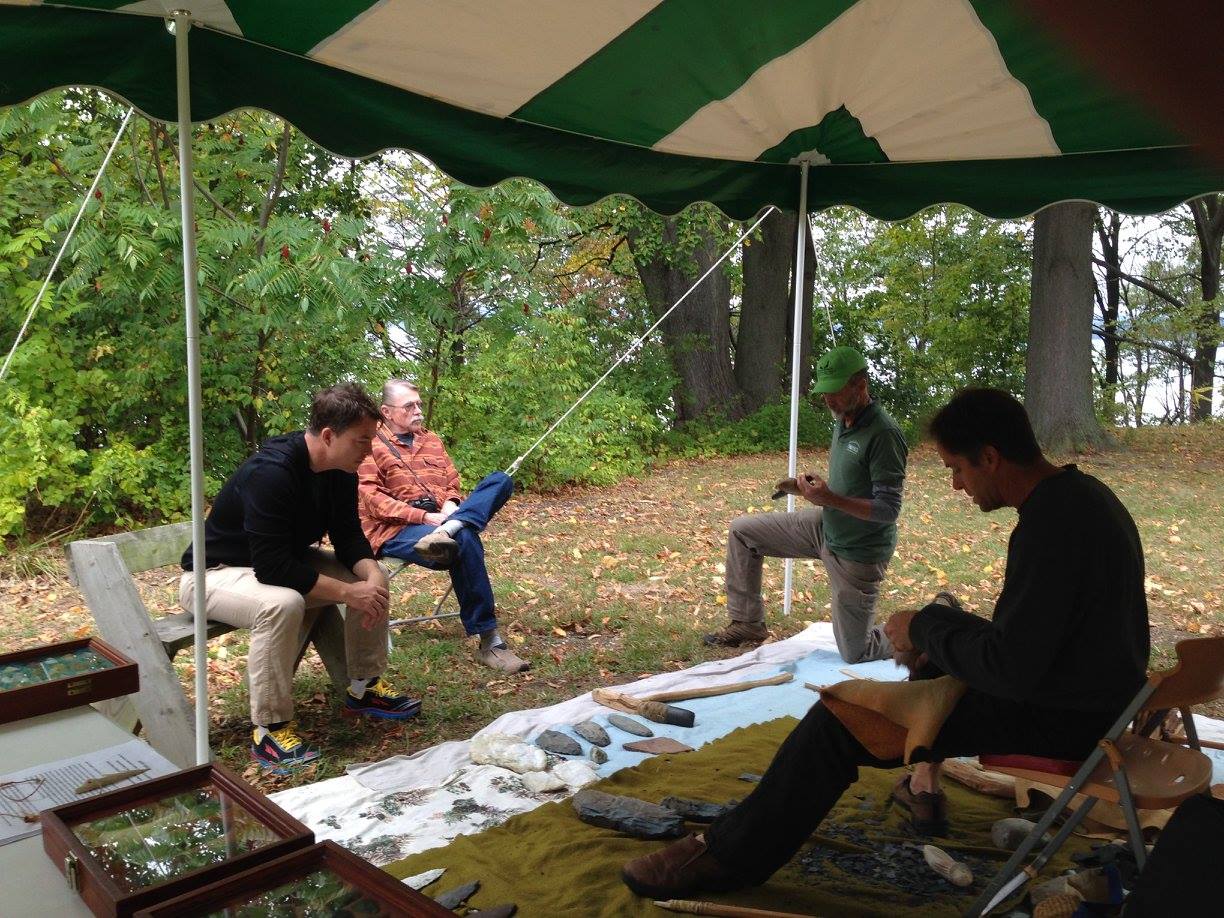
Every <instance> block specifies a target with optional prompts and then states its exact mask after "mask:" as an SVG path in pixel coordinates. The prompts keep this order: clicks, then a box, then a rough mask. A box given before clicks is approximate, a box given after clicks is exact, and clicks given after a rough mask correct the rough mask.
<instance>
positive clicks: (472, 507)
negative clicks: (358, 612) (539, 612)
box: [357, 379, 530, 673]
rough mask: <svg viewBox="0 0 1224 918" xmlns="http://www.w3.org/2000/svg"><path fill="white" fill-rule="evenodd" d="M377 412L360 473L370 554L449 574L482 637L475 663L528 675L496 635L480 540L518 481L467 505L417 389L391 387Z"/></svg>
mask: <svg viewBox="0 0 1224 918" xmlns="http://www.w3.org/2000/svg"><path fill="white" fill-rule="evenodd" d="M379 411H380V413H381V414H382V423H381V424H380V425H379V429H378V434H377V436H376V437H375V439H374V448H373V451H372V452H371V453H370V455H369V456H367V457H366V459H365V461H364V462H362V463H361V467H360V468H359V469H358V470H357V477H358V486H357V490H358V495H357V509H358V512H359V514H360V516H361V528H362V529H363V530H364V531H365V535H366V538H367V539H369V540H370V545H371V547H373V549H374V551H375V553H376V554H377V555H379V556H380V557H392V558H401V559H403V560H404V561H409V562H411V563H413V564H419V565H421V566H422V567H428V568H430V569H432V570H449V571H450V577H451V583H452V584H453V586H454V588H455V597H456V598H457V599H458V600H459V618H460V620H461V621H462V622H463V627H464V629H465V630H466V631H467V633H468V634H469V635H478V636H479V638H480V643H479V645H478V646H477V649H476V658H477V659H478V660H479V661H480V662H481V663H483V664H484V665H485V666H490V667H492V668H493V669H497V670H500V671H502V672H506V673H520V672H523V671H524V670H526V669H529V668H530V664H529V663H527V662H526V661H525V660H523V659H521V658H520V657H518V656H517V655H516V654H515V653H514V651H512V650H511V649H510V648H509V647H507V646H506V642H505V641H504V640H502V637H501V635H500V634H499V633H498V630H497V617H496V615H495V613H494V601H493V586H492V584H491V583H490V582H489V572H488V570H487V569H486V567H485V557H484V545H483V543H482V542H481V541H480V533H481V532H482V531H483V530H484V528H485V526H487V525H488V523H489V520H490V519H491V518H492V517H493V515H494V514H495V513H497V511H498V510H500V509H501V508H502V505H503V504H505V502H506V501H507V500H509V498H510V494H511V492H512V491H513V490H514V481H513V480H512V479H511V478H510V476H509V475H507V474H505V473H504V472H493V473H492V474H491V475H488V476H486V477H485V478H484V479H483V480H482V481H481V482H480V483H479V484H478V485H476V487H475V489H473V491H472V493H471V494H470V495H468V497H467V499H466V500H465V499H464V498H463V496H462V494H460V492H459V473H458V472H457V471H456V470H455V465H454V463H453V462H451V458H450V456H449V455H447V452H446V447H445V446H443V445H442V440H441V439H440V438H439V437H438V435H437V434H435V433H433V432H432V431H429V430H426V429H425V426H424V423H423V421H424V415H423V414H422V413H421V394H420V392H419V391H418V389H417V387H416V386H415V385H413V384H412V383H410V382H407V381H406V380H402V379H392V380H388V381H387V384H386V385H385V386H383V394H382V405H381V406H380V408H379Z"/></svg>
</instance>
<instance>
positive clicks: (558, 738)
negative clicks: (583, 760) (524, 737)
mask: <svg viewBox="0 0 1224 918" xmlns="http://www.w3.org/2000/svg"><path fill="white" fill-rule="evenodd" d="M535 742H536V745H537V746H539V747H540V748H541V749H543V750H544V751H545V752H552V753H554V754H556V755H582V746H581V745H579V743H578V740H576V739H574V738H573V737H572V736H568V735H566V734H564V733H559V732H558V731H556V730H545V731H544V732H543V733H541V734H540V735H539V736H537V737H536V740H535Z"/></svg>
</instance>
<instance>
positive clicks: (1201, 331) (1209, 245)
mask: <svg viewBox="0 0 1224 918" xmlns="http://www.w3.org/2000/svg"><path fill="white" fill-rule="evenodd" d="M1187 206H1188V207H1189V208H1190V213H1191V214H1192V215H1193V217H1194V231H1195V233H1196V234H1197V236H1198V242H1199V288H1200V290H1201V292H1202V296H1203V302H1202V305H1201V307H1200V309H1199V313H1198V315H1197V316H1195V319H1194V362H1193V363H1192V364H1191V365H1190V389H1191V393H1192V399H1191V420H1194V421H1205V420H1207V419H1208V418H1210V417H1211V403H1212V396H1213V395H1214V394H1215V369H1216V353H1217V351H1218V350H1219V348H1220V305H1219V302H1218V298H1219V294H1220V251H1221V247H1222V246H1224V195H1221V194H1208V195H1204V196H1203V197H1201V198H1196V199H1195V200H1193V201H1190V202H1189V204H1188V205H1187Z"/></svg>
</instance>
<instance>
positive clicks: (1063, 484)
mask: <svg viewBox="0 0 1224 918" xmlns="http://www.w3.org/2000/svg"><path fill="white" fill-rule="evenodd" d="M930 429H931V434H932V436H933V438H934V440H935V445H936V448H937V449H938V451H939V455H940V458H941V459H942V460H943V463H944V465H945V466H946V467H947V468H948V469H949V470H950V472H951V474H952V487H953V488H954V489H956V490H959V491H965V492H966V493H967V494H968V495H969V497H970V498H972V499H973V501H974V503H976V504H977V505H978V507H980V508H981V509H982V511H983V512H986V513H989V512H991V511H993V510H997V509H998V508H1000V507H1015V508H1017V510H1019V519H1018V521H1017V523H1016V527H1015V529H1014V530H1013V531H1012V535H1011V540H1010V542H1009V544H1008V552H1007V570H1006V573H1005V575H1004V582H1003V590H1002V592H1001V593H1000V594H999V598H998V601H997V603H996V605H995V610H994V616H993V618H992V619H990V620H986V619H983V618H978V617H977V616H974V615H970V614H968V613H967V612H964V611H962V610H960V609H957V608H953V607H951V606H950V605H947V604H943V603H933V604H931V605H928V606H926V607H925V608H924V609H921V610H918V611H904V612H897V613H896V614H894V615H893V616H892V617H891V618H890V619H889V620H888V622H887V623H886V625H885V632H886V633H887V635H888V637H889V639H890V640H891V641H892V644H893V646H894V648H895V649H896V650H898V651H899V652H911V653H913V654H915V656H916V657H917V661H918V665H919V666H920V667H921V670H922V671H921V673H920V675H921V676H922V677H930V676H934V675H938V674H940V673H946V674H949V675H951V676H954V677H956V678H958V679H960V680H961V681H963V682H965V683H966V684H967V685H968V688H967V690H966V691H965V694H964V695H963V696H962V697H961V699H960V701H959V702H958V703H957V704H956V706H955V708H953V710H952V712H951V714H950V715H949V716H948V718H947V719H946V720H945V721H944V722H943V725H942V727H941V728H940V730H939V732H938V734H937V736H936V738H935V741H934V743H933V744H932V748H931V749H929V750H918V752H919V753H920V754H921V753H925V758H926V759H927V760H928V761H932V762H938V761H940V760H942V759H944V758H946V757H948V756H960V755H977V754H981V753H996V754H1027V755H1036V756H1045V757H1050V758H1059V759H1082V758H1084V757H1086V756H1087V755H1088V753H1089V752H1090V751H1091V750H1092V748H1093V746H1094V744H1095V743H1096V741H1097V740H1098V739H1100V737H1101V736H1102V735H1104V733H1105V731H1106V730H1107V729H1108V728H1109V727H1110V726H1111V725H1112V724H1113V722H1114V721H1115V720H1116V719H1117V717H1118V715H1119V714H1120V713H1121V712H1122V709H1123V708H1124V707H1125V706H1126V704H1127V702H1129V701H1130V699H1131V698H1132V697H1133V696H1134V694H1135V692H1137V691H1138V689H1139V687H1140V686H1141V685H1142V684H1143V681H1144V679H1145V673H1146V668H1147V659H1148V649H1149V647H1148V619H1147V600H1146V597H1145V595H1144V589H1143V549H1142V546H1141V545H1140V541H1139V533H1138V531H1137V530H1136V528H1135V523H1134V521H1133V520H1132V519H1131V516H1130V514H1129V513H1128V512H1127V511H1126V508H1125V507H1124V506H1122V504H1121V502H1120V501H1119V500H1118V499H1117V497H1115V496H1114V494H1113V492H1112V491H1110V490H1109V488H1107V487H1106V486H1105V485H1104V484H1102V483H1101V482H1100V481H1098V480H1097V479H1095V478H1093V477H1091V476H1089V475H1085V474H1084V473H1083V472H1080V471H1079V470H1078V469H1077V468H1076V467H1075V466H1073V465H1068V466H1063V467H1062V468H1059V467H1057V466H1054V465H1052V464H1050V463H1049V462H1048V461H1046V459H1045V458H1044V457H1043V456H1042V454H1041V450H1040V449H1039V448H1038V446H1037V441H1036V439H1035V437H1034V436H1033V431H1032V427H1031V425H1030V424H1029V420H1028V416H1027V415H1026V414H1025V413H1024V408H1023V407H1022V406H1021V405H1020V403H1019V402H1017V401H1016V400H1015V399H1014V398H1012V397H1011V396H1010V395H1008V394H1006V393H1004V392H999V391H996V390H990V389H976V390H974V389H971V390H966V391H963V392H961V393H959V394H958V395H957V396H956V397H955V398H953V399H952V401H951V402H949V404H948V405H946V406H945V407H944V408H943V409H942V410H941V411H940V412H939V414H937V415H936V416H935V418H934V420H933V421H932V422H931V427H930ZM900 764H901V763H900V762H899V761H883V760H880V759H877V758H875V757H873V756H872V755H871V754H870V753H868V752H867V750H866V749H865V748H864V747H863V745H862V744H861V743H860V742H859V741H858V740H857V739H856V738H855V737H854V735H853V734H852V733H851V732H850V730H848V729H847V728H846V727H845V726H844V725H843V724H842V722H841V721H839V720H838V719H837V717H835V716H834V715H833V714H832V713H831V712H830V710H829V709H828V708H826V707H825V705H824V704H823V703H821V702H817V703H816V704H815V705H814V706H813V707H812V709H811V710H810V711H809V712H808V714H807V716H806V717H804V719H803V721H802V722H801V723H800V724H799V726H798V727H796V728H795V730H794V731H793V732H792V733H791V735H790V736H789V737H787V739H786V741H785V742H784V743H783V744H782V746H781V747H780V748H779V749H778V752H777V754H776V755H775V756H774V760H773V763H772V764H771V765H770V766H769V770H768V771H767V772H766V773H765V775H764V777H763V778H762V780H761V782H760V784H759V785H757V788H756V789H755V790H754V791H753V792H752V794H750V795H749V796H748V798H747V799H746V800H745V801H744V802H743V803H742V804H740V805H739V806H737V807H736V808H735V809H734V810H732V811H731V812H730V813H728V814H727V815H725V816H723V817H722V818H720V819H718V820H717V821H715V822H714V823H713V824H712V825H711V826H710V828H709V829H708V830H707V831H706V832H705V834H704V837H703V836H701V835H695V836H689V837H688V838H685V839H681V840H680V841H678V842H676V843H674V844H672V845H670V846H668V847H667V848H664V849H663V850H661V851H657V852H655V853H654V854H650V855H647V856H645V857H641V858H637V859H635V860H632V861H630V862H629V863H627V864H626V865H625V867H624V870H623V872H622V876H623V879H624V881H625V883H626V884H627V885H628V886H629V887H630V888H631V889H632V890H633V891H634V892H636V893H638V894H639V895H648V896H652V897H655V898H673V897H675V898H683V897H686V896H688V895H689V894H690V893H693V892H696V891H698V890H728V889H736V888H739V887H741V886H746V885H750V884H756V883H762V882H764V881H765V880H766V879H768V878H769V877H770V876H771V875H772V874H773V873H774V871H776V870H777V869H778V868H779V867H781V866H782V865H783V864H785V863H786V862H787V861H788V860H789V859H790V858H791V856H792V855H794V853H795V852H796V851H797V850H798V848H799V846H800V845H801V844H802V843H803V842H804V840H806V839H807V838H808V837H809V836H810V835H811V833H812V832H813V831H814V830H815V828H816V827H817V825H819V823H820V821H821V819H823V818H824V816H825V814H826V813H828V811H829V810H830V809H831V808H832V806H833V804H834V803H836V802H837V799H838V798H839V797H840V796H841V795H842V793H843V792H844V791H845V790H846V788H847V787H849V786H850V785H851V784H853V783H854V781H856V780H857V778H858V766H859V765H871V766H874V767H877V768H894V767H898V766H899V765H900Z"/></svg>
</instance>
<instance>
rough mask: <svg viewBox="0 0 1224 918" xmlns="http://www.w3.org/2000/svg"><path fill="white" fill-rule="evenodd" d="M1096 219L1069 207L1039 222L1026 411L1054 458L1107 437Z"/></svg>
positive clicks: (1092, 211) (1042, 215)
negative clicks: (1099, 370)
mask: <svg viewBox="0 0 1224 918" xmlns="http://www.w3.org/2000/svg"><path fill="white" fill-rule="evenodd" d="M1095 217H1096V208H1095V207H1094V206H1093V205H1091V204H1083V203H1079V202H1068V203H1063V204H1055V205H1054V206H1052V207H1047V208H1046V209H1045V210H1042V211H1039V212H1038V214H1037V217H1036V219H1035V221H1034V227H1033V280H1032V299H1031V303H1030V307H1029V336H1028V359H1027V365H1026V371H1027V372H1026V375H1025V387H1024V390H1025V406H1026V407H1027V409H1028V413H1029V417H1030V418H1032V421H1033V429H1034V430H1035V431H1036V433H1037V437H1038V439H1039V440H1040V441H1041V443H1042V445H1043V446H1044V447H1045V448H1046V449H1048V450H1051V451H1053V452H1068V451H1076V450H1080V449H1083V448H1085V447H1091V446H1095V445H1097V444H1098V443H1100V442H1101V440H1102V438H1103V434H1102V431H1101V426H1100V424H1099V423H1098V422H1097V418H1096V414H1095V412H1094V410H1093V398H1092V318H1093V312H1094V306H1093V291H1094V289H1095V287H1096V283H1095V280H1094V278H1093V275H1092V268H1091V263H1092V230H1093V220H1094V218H1095Z"/></svg>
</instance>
